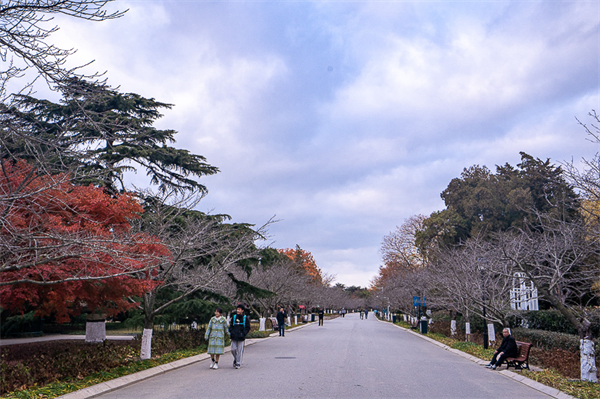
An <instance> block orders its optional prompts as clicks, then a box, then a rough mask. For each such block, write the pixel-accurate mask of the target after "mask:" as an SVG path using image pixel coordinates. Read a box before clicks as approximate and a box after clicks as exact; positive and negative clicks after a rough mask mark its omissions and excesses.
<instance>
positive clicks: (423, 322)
mask: <svg viewBox="0 0 600 399" xmlns="http://www.w3.org/2000/svg"><path fill="white" fill-rule="evenodd" d="M419 324H420V325H421V334H427V319H425V320H421V322H420V323H419Z"/></svg>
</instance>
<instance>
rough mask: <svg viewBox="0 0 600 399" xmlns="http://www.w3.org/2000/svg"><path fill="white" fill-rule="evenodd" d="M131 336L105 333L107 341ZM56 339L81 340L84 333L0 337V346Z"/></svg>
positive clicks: (131, 336) (121, 339)
mask: <svg viewBox="0 0 600 399" xmlns="http://www.w3.org/2000/svg"><path fill="white" fill-rule="evenodd" d="M133 338H135V336H134V335H107V336H106V339H107V340H109V341H129V340H132V339H133ZM58 340H78V341H82V340H85V335H68V334H56V335H44V336H42V337H30V338H8V339H0V346H6V345H18V344H29V343H32V342H46V341H58Z"/></svg>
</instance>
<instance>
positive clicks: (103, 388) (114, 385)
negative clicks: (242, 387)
mask: <svg viewBox="0 0 600 399" xmlns="http://www.w3.org/2000/svg"><path fill="white" fill-rule="evenodd" d="M310 325H311V323H307V324H302V325H298V326H296V327H293V328H290V329H289V330H288V331H294V330H298V329H301V328H304V327H307V326H310ZM278 335H279V333H278V332H274V333H272V334H270V335H269V336H268V337H265V338H249V339H247V340H246V346H248V345H254V344H256V343H257V342H260V341H261V340H264V339H269V338H272V337H276V336H278ZM228 352H231V346H228V347H226V348H225V353H228ZM207 359H210V355H208V354H206V353H201V354H199V355H195V356H190V357H186V358H185V359H179V360H176V361H174V362H171V363H165V364H161V365H160V366H156V367H152V368H150V369H147V370H143V371H138V372H137V373H133V374H129V375H125V376H123V377H119V378H115V379H114V380H110V381H105V382H102V383H100V384H96V385H92V386H90V387H87V388H83V389H80V390H78V391H75V392H71V393H68V394H65V395H62V396H59V397H58V398H59V399H86V398H93V397H95V396H99V395H102V394H104V393H107V392H111V391H114V390H117V389H120V388H123V387H126V386H128V385H131V384H135V383H136V382H140V381H143V380H147V379H148V378H152V377H155V376H157V375H160V374H164V373H166V372H167V371H172V370H176V369H179V368H181V367H185V366H189V365H190V364H194V363H197V362H201V361H203V360H207Z"/></svg>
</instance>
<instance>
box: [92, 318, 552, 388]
mask: <svg viewBox="0 0 600 399" xmlns="http://www.w3.org/2000/svg"><path fill="white" fill-rule="evenodd" d="M232 362H233V360H232V356H231V354H229V353H227V354H225V355H224V356H222V357H221V361H220V362H219V369H218V370H211V369H209V364H210V362H209V361H208V360H207V361H202V362H199V363H195V364H193V365H190V366H186V367H183V368H181V369H177V370H174V371H170V372H168V373H165V374H162V375H160V376H156V377H153V378H150V379H148V380H145V381H141V382H139V383H136V384H133V385H130V386H127V387H124V388H122V389H118V390H116V391H113V392H109V393H107V394H104V395H101V396H100V398H103V399H108V398H128V399H135V398H177V399H183V398H229V399H231V398H236V399H237V398H242V399H244V398H371V399H374V398H386V397H387V398H510V397H515V398H528V399H534V398H549V396H547V395H545V394H543V393H541V392H539V391H536V390H534V389H532V388H530V387H528V386H526V385H523V384H521V383H519V382H516V381H514V380H511V379H509V378H506V377H504V376H502V375H500V374H498V373H497V372H495V371H492V370H488V369H486V368H484V367H483V366H480V365H478V364H476V363H473V362H471V361H469V360H467V359H464V358H463V357H460V356H458V355H456V354H453V353H451V352H448V351H446V350H444V349H442V348H440V347H438V346H436V345H432V344H431V343H429V342H427V341H425V340H423V339H421V338H419V337H417V336H415V335H413V334H410V333H408V332H406V331H404V330H402V329H399V328H397V327H394V326H393V325H391V324H390V323H384V322H380V321H378V320H376V319H375V317H374V316H372V317H369V318H368V319H366V320H361V319H360V317H359V316H358V314H348V315H346V317H345V318H341V317H339V318H336V319H333V320H325V323H324V325H323V326H322V327H321V326H317V323H314V324H312V325H310V326H308V327H306V328H302V329H299V330H297V331H293V330H292V331H288V332H287V333H286V335H285V337H273V338H269V339H266V340H262V341H260V342H258V343H256V344H255V345H251V346H248V347H247V348H246V351H245V353H244V361H243V365H242V368H241V369H239V370H235V369H233V367H232Z"/></svg>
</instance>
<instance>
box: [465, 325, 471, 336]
mask: <svg viewBox="0 0 600 399" xmlns="http://www.w3.org/2000/svg"><path fill="white" fill-rule="evenodd" d="M465 334H467V335H470V334H471V323H465Z"/></svg>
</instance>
